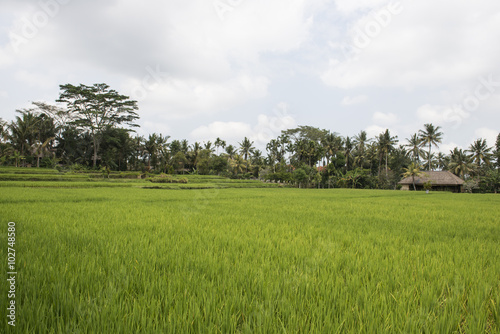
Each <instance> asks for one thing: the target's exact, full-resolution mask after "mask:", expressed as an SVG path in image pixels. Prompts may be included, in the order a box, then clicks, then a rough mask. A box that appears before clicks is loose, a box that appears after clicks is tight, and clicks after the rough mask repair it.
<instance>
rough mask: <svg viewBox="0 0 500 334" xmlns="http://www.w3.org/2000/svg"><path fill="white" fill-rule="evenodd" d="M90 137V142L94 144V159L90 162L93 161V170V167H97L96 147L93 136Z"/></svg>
mask: <svg viewBox="0 0 500 334" xmlns="http://www.w3.org/2000/svg"><path fill="white" fill-rule="evenodd" d="M92 137H93V139H92V141H93V143H94V157H93V159H92V160H93V166H94V168H95V166H96V165H97V146H96V142H97V140H96V138H95V135H93V136H92Z"/></svg>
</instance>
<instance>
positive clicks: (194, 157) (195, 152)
mask: <svg viewBox="0 0 500 334" xmlns="http://www.w3.org/2000/svg"><path fill="white" fill-rule="evenodd" d="M202 149H203V147H201V145H200V143H198V142H194V144H193V145H192V147H191V151H190V152H189V153H190V156H191V163H192V165H193V166H196V165H198V158H199V155H200V152H201V150H202Z"/></svg>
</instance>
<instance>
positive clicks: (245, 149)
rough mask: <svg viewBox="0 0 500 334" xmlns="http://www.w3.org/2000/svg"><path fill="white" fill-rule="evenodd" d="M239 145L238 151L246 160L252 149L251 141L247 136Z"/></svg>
mask: <svg viewBox="0 0 500 334" xmlns="http://www.w3.org/2000/svg"><path fill="white" fill-rule="evenodd" d="M239 145H240V153H241V154H243V157H244V159H245V160H248V157H249V156H250V155H251V154H252V151H253V150H254V147H253V141H250V139H248V138H247V137H245V138H244V139H243V141H242V142H241V143H239Z"/></svg>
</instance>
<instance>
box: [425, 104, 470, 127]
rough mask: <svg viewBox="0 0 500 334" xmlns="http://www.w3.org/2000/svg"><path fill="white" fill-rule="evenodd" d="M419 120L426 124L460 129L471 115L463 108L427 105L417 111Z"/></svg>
mask: <svg viewBox="0 0 500 334" xmlns="http://www.w3.org/2000/svg"><path fill="white" fill-rule="evenodd" d="M417 116H418V118H419V119H420V120H421V121H422V122H424V123H433V124H435V125H440V126H443V125H452V126H454V127H458V126H459V125H461V124H462V123H463V121H464V120H466V119H467V118H469V117H470V114H469V113H468V112H466V111H465V110H463V108H462V106H458V105H455V106H439V105H430V104H426V105H423V106H421V107H420V108H418V109H417Z"/></svg>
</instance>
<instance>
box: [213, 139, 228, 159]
mask: <svg viewBox="0 0 500 334" xmlns="http://www.w3.org/2000/svg"><path fill="white" fill-rule="evenodd" d="M214 145H215V148H216V149H217V152H216V153H217V155H219V147H222V149H224V148H225V147H226V142H225V141H224V140H222V139H220V138H219V137H217V139H215V143H214Z"/></svg>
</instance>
